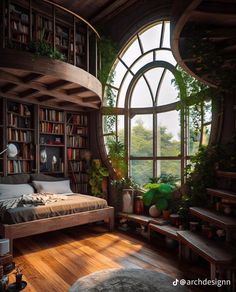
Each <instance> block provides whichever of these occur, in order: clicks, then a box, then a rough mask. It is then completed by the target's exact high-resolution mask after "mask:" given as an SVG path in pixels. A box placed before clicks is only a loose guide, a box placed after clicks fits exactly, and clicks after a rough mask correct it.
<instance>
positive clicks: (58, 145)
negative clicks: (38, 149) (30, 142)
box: [39, 144, 65, 147]
mask: <svg viewBox="0 0 236 292" xmlns="http://www.w3.org/2000/svg"><path fill="white" fill-rule="evenodd" d="M39 145H40V146H45V147H65V145H63V144H62V145H61V144H39Z"/></svg>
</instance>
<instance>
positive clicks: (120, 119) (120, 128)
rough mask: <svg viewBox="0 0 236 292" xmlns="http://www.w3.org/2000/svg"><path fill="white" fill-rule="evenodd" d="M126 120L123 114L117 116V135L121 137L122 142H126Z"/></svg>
mask: <svg viewBox="0 0 236 292" xmlns="http://www.w3.org/2000/svg"><path fill="white" fill-rule="evenodd" d="M124 121H125V117H124V116H123V115H119V116H117V135H118V138H119V141H121V142H122V143H124V135H125V133H124V127H125V124H124Z"/></svg>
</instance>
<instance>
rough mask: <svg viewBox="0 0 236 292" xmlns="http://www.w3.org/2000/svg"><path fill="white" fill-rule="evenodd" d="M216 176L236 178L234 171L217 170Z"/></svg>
mask: <svg viewBox="0 0 236 292" xmlns="http://www.w3.org/2000/svg"><path fill="white" fill-rule="evenodd" d="M216 176H217V177H226V178H234V179H236V172H232V171H222V170H218V171H217V172H216Z"/></svg>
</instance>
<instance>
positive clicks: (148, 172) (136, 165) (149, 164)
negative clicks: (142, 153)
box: [131, 160, 153, 186]
mask: <svg viewBox="0 0 236 292" xmlns="http://www.w3.org/2000/svg"><path fill="white" fill-rule="evenodd" d="M131 176H132V178H133V179H134V180H135V181H136V182H137V183H138V184H139V185H140V186H143V185H144V184H146V183H148V182H149V178H150V177H153V161H152V160H131Z"/></svg>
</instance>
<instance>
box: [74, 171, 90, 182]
mask: <svg viewBox="0 0 236 292" xmlns="http://www.w3.org/2000/svg"><path fill="white" fill-rule="evenodd" d="M75 180H76V182H77V183H78V184H81V183H88V181H89V176H88V174H87V173H76V174H75Z"/></svg>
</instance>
